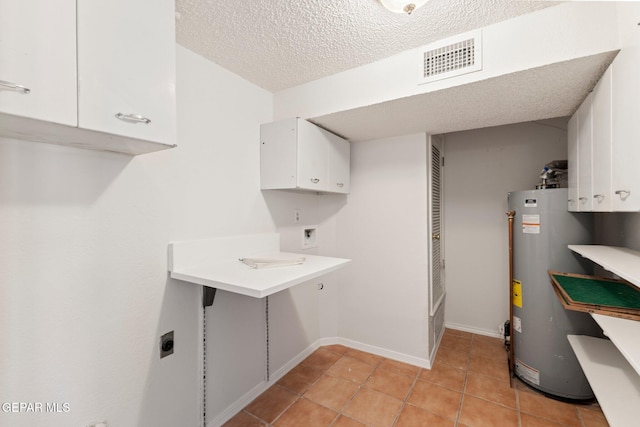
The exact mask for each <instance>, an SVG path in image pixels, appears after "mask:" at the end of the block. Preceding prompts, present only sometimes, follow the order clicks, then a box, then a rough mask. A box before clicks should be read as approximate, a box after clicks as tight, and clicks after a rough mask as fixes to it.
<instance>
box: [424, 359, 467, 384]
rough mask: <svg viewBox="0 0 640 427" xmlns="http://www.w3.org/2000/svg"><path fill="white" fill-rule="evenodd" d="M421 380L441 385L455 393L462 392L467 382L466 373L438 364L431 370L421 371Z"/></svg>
mask: <svg viewBox="0 0 640 427" xmlns="http://www.w3.org/2000/svg"><path fill="white" fill-rule="evenodd" d="M420 379H421V380H424V381H428V382H430V383H434V384H438V385H441V386H442V387H446V388H450V389H451V390H455V391H462V387H463V386H464V380H465V371H464V370H462V369H458V368H455V367H453V366H449V365H446V364H445V363H443V362H436V363H435V364H434V365H433V367H432V368H431V369H423V370H422V371H420Z"/></svg>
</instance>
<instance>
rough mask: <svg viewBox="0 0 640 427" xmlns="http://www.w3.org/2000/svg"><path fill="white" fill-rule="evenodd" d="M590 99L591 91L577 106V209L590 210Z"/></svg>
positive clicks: (591, 197) (591, 203) (591, 138)
mask: <svg viewBox="0 0 640 427" xmlns="http://www.w3.org/2000/svg"><path fill="white" fill-rule="evenodd" d="M592 99H593V93H590V94H589V96H587V98H586V99H585V100H584V102H583V103H582V105H580V108H578V111H577V115H578V162H579V163H580V167H579V168H578V210H579V211H591V209H592V207H593V185H592V181H591V179H592V172H593V164H592V158H593V157H592V146H593V134H592V124H593V116H592V108H591V105H592Z"/></svg>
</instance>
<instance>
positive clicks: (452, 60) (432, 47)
mask: <svg viewBox="0 0 640 427" xmlns="http://www.w3.org/2000/svg"><path fill="white" fill-rule="evenodd" d="M481 48H482V32H481V31H473V32H470V33H465V34H460V35H458V36H455V37H451V38H448V39H446V40H441V41H438V42H436V43H432V44H429V45H427V46H424V47H422V48H420V49H419V55H420V56H419V60H418V62H419V64H418V84H423V83H429V82H432V81H435V80H441V79H446V78H449V77H453V76H459V75H462V74H467V73H472V72H474V71H479V70H481V69H482V49H481Z"/></svg>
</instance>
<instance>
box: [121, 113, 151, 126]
mask: <svg viewBox="0 0 640 427" xmlns="http://www.w3.org/2000/svg"><path fill="white" fill-rule="evenodd" d="M116 118H118V119H120V120H122V121H123V122H130V123H144V124H145V125H148V124H149V123H151V120H149V119H147V118H146V117H144V116H141V115H140V114H122V113H118V114H116Z"/></svg>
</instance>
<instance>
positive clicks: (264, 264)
mask: <svg viewBox="0 0 640 427" xmlns="http://www.w3.org/2000/svg"><path fill="white" fill-rule="evenodd" d="M239 261H240V262H242V263H244V264H246V265H248V266H249V267H251V268H254V269H255V268H273V267H287V266H291V265H298V264H302V263H304V261H305V259H304V257H301V258H292V259H277V258H240V259H239Z"/></svg>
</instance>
